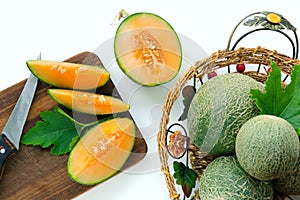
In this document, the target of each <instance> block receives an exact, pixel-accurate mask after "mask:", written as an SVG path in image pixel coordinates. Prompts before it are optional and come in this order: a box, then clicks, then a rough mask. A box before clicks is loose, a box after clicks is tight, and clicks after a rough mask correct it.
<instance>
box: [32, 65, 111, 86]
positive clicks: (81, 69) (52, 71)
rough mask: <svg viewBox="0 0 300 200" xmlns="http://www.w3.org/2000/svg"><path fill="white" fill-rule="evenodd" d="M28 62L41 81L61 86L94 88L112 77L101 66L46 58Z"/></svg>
mask: <svg viewBox="0 0 300 200" xmlns="http://www.w3.org/2000/svg"><path fill="white" fill-rule="evenodd" d="M26 64H27V66H28V68H29V70H30V71H31V72H32V73H33V74H34V75H35V76H36V77H37V78H39V79H40V80H41V81H43V82H45V83H47V84H49V85H52V86H56V87H59V88H68V89H82V90H85V89H94V88H97V87H100V86H102V85H104V84H105V83H106V82H107V81H108V80H109V77H110V74H109V72H108V71H106V70H105V69H104V68H103V67H100V66H91V65H83V64H74V63H68V62H56V61H46V60H31V61H27V62H26Z"/></svg>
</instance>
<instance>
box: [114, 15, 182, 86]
mask: <svg viewBox="0 0 300 200" xmlns="http://www.w3.org/2000/svg"><path fill="white" fill-rule="evenodd" d="M139 15H150V16H152V17H155V18H157V19H159V20H161V21H162V22H163V23H165V24H166V25H167V27H169V29H170V30H171V31H172V32H173V33H174V35H175V36H176V38H177V42H178V44H179V47H180V48H179V50H180V52H179V53H180V62H179V67H178V71H177V73H176V74H175V75H174V77H173V78H171V79H169V80H166V81H165V82H161V83H153V84H144V83H141V82H139V81H138V80H136V78H135V77H134V76H131V75H130V74H129V73H128V72H127V70H126V67H125V66H124V65H123V63H122V61H121V59H120V56H118V55H117V52H116V48H117V47H116V45H117V42H116V39H117V37H118V35H119V34H120V33H119V31H120V29H121V28H122V24H124V23H128V22H130V20H133V19H134V18H135V17H139ZM115 35H116V36H115V39H114V53H115V57H116V61H117V64H118V65H119V67H120V69H121V70H122V71H123V73H124V74H126V75H127V76H128V77H129V78H130V79H131V80H133V81H134V82H136V83H138V84H140V85H143V86H148V87H153V86H157V85H160V84H164V83H167V82H169V81H171V80H173V79H174V78H175V77H176V75H177V74H178V72H179V70H180V66H181V64H182V45H181V42H180V39H179V37H178V35H177V33H176V32H175V30H174V28H173V27H172V26H171V24H169V22H167V21H166V20H165V19H163V18H162V17H160V16H159V15H156V14H154V13H148V12H138V13H134V14H132V15H130V16H128V17H127V18H126V19H124V20H123V21H122V22H121V24H120V25H119V27H118V29H117V31H116V34H115Z"/></svg>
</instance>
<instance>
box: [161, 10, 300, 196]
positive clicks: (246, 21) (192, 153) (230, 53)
mask: <svg viewBox="0 0 300 200" xmlns="http://www.w3.org/2000/svg"><path fill="white" fill-rule="evenodd" d="M241 24H243V25H244V26H247V27H250V28H254V29H252V30H250V31H249V32H247V33H245V34H244V35H242V36H241V37H240V38H238V39H237V41H236V42H235V43H234V44H233V46H232V47H231V41H232V38H233V35H234V33H235V31H236V30H237V28H238V27H239V26H240V25H241ZM262 30H268V31H275V32H278V33H280V34H282V35H283V36H285V37H286V38H288V40H289V41H290V43H291V46H292V49H293V54H292V57H290V56H287V55H285V54H281V53H279V52H277V51H276V50H269V49H267V48H263V47H260V46H257V47H255V48H245V47H240V48H238V49H235V48H236V47H237V45H238V43H239V42H240V41H241V40H242V39H243V38H245V37H246V36H248V35H249V34H251V33H254V32H257V31H262ZM284 31H291V32H292V33H293V36H294V40H292V38H291V37H290V36H289V35H288V34H287V33H286V32H284ZM298 46H299V44H298V37H297V34H296V28H295V27H294V26H293V25H292V24H291V23H289V22H288V20H287V19H285V18H284V17H283V16H282V15H280V14H277V13H274V12H267V11H265V12H255V13H252V14H250V15H248V16H246V17H245V18H243V19H242V20H241V21H240V22H239V23H238V24H237V25H236V26H235V27H234V29H233V32H232V33H231V35H230V37H229V41H228V45H227V48H226V49H224V50H219V51H217V52H215V53H213V54H211V55H210V56H209V57H207V58H206V59H204V60H200V61H197V62H196V63H195V65H194V66H191V67H190V68H189V69H187V70H186V71H185V73H184V74H183V75H182V76H181V77H180V78H179V79H178V81H177V82H176V85H175V86H174V87H173V88H171V89H170V91H169V92H168V94H167V97H166V101H165V103H164V105H163V113H162V117H161V120H160V126H159V132H158V136H157V141H158V150H159V156H160V160H161V171H162V172H163V174H164V177H165V182H166V185H167V188H168V191H169V198H170V199H172V200H179V199H180V194H179V192H177V190H176V184H175V181H174V178H173V176H172V174H171V173H170V169H169V162H168V159H169V156H171V157H172V158H173V159H180V158H182V157H183V156H186V164H187V165H188V164H189V163H190V165H191V166H192V169H193V170H194V171H195V172H196V173H197V174H198V179H199V178H200V177H201V174H202V172H203V170H204V169H205V168H206V166H207V165H208V164H209V163H210V162H211V161H212V160H213V159H214V157H213V156H211V155H207V154H206V153H204V152H201V151H200V150H199V148H198V147H196V146H195V145H194V144H192V143H191V141H190V139H189V137H188V133H187V131H186V130H185V128H184V126H183V125H182V119H181V118H179V120H178V122H174V123H173V124H171V125H169V123H170V118H169V115H170V112H171V109H172V106H173V104H174V102H175V101H176V100H177V99H178V98H179V96H180V94H181V91H182V90H183V89H184V88H185V87H193V88H194V91H196V88H197V83H198V84H200V87H201V85H202V84H203V83H204V81H203V78H204V77H205V76H207V75H208V74H209V73H211V72H216V71H218V70H219V69H221V68H227V72H228V73H233V72H236V70H233V69H234V68H232V66H234V65H237V64H244V65H248V64H249V65H253V64H254V65H257V67H255V69H254V68H251V69H247V70H246V69H245V70H244V71H239V72H240V73H243V74H245V75H248V76H250V77H252V78H253V79H255V80H256V81H258V82H261V83H264V82H265V81H266V80H267V76H268V71H267V70H266V67H268V66H269V65H270V60H272V61H274V62H276V64H277V65H278V67H279V68H280V70H281V72H282V74H284V75H285V78H283V80H282V82H283V84H285V83H284V82H285V81H286V80H287V78H288V77H289V76H290V74H291V71H292V69H293V66H294V65H295V64H300V61H299V60H297V57H298ZM190 80H193V85H192V86H191V85H187V84H188V82H189V81H190ZM185 110H187V109H185ZM176 127H178V128H179V129H181V130H183V132H184V134H182V131H179V130H176ZM173 134H177V135H173ZM184 139H185V140H184ZM172 145H173V146H172ZM176 146H177V147H178V148H180V150H179V151H178V152H177V153H179V154H177V153H175V155H174V152H176ZM182 148H184V149H182ZM171 149H172V150H171ZM276 198H277V199H284V197H283V196H282V195H278V196H277V197H276ZM276 198H275V199H276ZM288 198H290V197H288ZM183 199H185V197H183ZM191 199H200V197H199V194H198V189H196V191H195V195H194V196H193V197H191ZM290 199H291V198H290Z"/></svg>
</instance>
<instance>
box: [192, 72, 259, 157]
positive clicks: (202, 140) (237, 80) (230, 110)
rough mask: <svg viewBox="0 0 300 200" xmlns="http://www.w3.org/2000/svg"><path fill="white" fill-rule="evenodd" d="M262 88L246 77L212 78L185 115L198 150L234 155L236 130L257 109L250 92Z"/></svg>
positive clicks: (237, 74) (233, 75)
mask: <svg viewBox="0 0 300 200" xmlns="http://www.w3.org/2000/svg"><path fill="white" fill-rule="evenodd" d="M251 89H260V90H262V91H263V90H264V87H263V86H262V85H261V84H260V83H258V82H257V81H255V80H254V79H252V78H250V77H249V76H246V75H243V74H239V73H231V74H223V75H220V76H216V77H214V78H212V79H210V80H208V81H207V82H205V83H204V84H203V85H202V86H201V87H200V88H199V89H198V90H197V92H196V94H195V96H194V98H193V99H192V102H191V104H190V108H189V111H188V116H187V127H188V130H189V134H190V137H191V140H192V143H193V144H195V145H196V146H197V147H198V148H200V150H202V151H203V152H206V153H210V154H213V155H221V154H227V153H234V147H235V138H236V135H237V133H238V131H239V129H240V127H241V126H242V125H243V124H244V123H245V122H246V121H247V120H248V119H250V118H252V117H254V116H256V115H258V113H259V110H258V108H257V107H256V104H255V102H254V100H252V99H251V96H250V90H251Z"/></svg>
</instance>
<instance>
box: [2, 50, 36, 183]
mask: <svg viewBox="0 0 300 200" xmlns="http://www.w3.org/2000/svg"><path fill="white" fill-rule="evenodd" d="M37 59H38V60H40V59H41V53H40V54H39V55H38V57H37ZM37 83H38V79H37V78H36V77H35V76H34V75H33V74H30V76H29V78H28V79H27V81H26V84H25V86H24V88H23V91H22V93H21V95H20V96H19V99H18V101H17V103H16V105H15V107H14V109H13V111H12V113H11V114H10V116H9V118H8V120H7V122H6V124H5V126H4V128H3V130H2V134H0V170H1V171H0V179H1V178H2V176H3V172H4V167H5V164H6V161H7V159H8V158H9V157H10V156H12V155H13V154H15V153H16V152H17V151H18V150H19V143H20V139H21V135H22V132H23V127H24V124H25V122H26V119H27V115H28V112H29V109H30V106H31V102H32V100H33V97H34V94H35V90H36V86H37Z"/></svg>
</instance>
